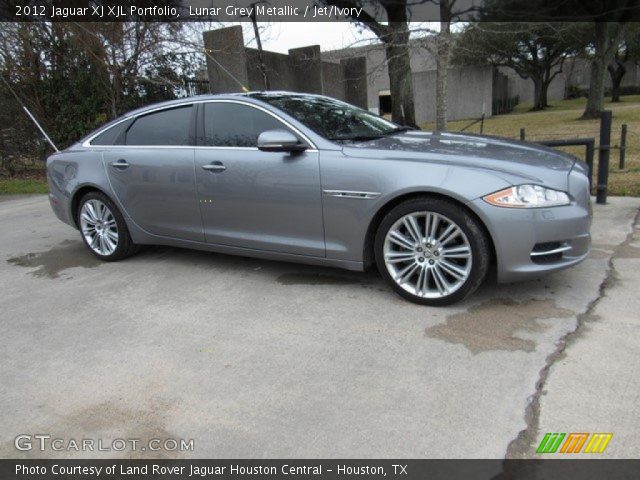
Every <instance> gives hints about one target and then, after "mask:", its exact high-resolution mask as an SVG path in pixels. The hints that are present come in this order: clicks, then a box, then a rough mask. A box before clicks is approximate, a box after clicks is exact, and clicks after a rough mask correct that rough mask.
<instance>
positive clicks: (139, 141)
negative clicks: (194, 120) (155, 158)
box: [127, 105, 191, 146]
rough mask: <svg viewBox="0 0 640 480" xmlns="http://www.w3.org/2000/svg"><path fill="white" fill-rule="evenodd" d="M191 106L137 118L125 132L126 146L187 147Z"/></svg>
mask: <svg viewBox="0 0 640 480" xmlns="http://www.w3.org/2000/svg"><path fill="white" fill-rule="evenodd" d="M190 124H191V105H188V106H186V107H177V108H171V109H168V110H161V111H159V112H154V113H149V114H147V115H142V116H140V117H138V118H137V119H136V120H135V121H134V122H133V125H131V127H129V130H128V131H127V145H168V146H175V145H189V143H190V142H189V129H190Z"/></svg>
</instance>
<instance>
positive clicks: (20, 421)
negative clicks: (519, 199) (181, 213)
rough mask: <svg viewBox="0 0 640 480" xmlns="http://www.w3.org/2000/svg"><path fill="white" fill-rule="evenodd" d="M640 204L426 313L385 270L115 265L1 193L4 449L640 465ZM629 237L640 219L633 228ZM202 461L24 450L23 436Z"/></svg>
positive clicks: (200, 260) (181, 257)
mask: <svg viewBox="0 0 640 480" xmlns="http://www.w3.org/2000/svg"><path fill="white" fill-rule="evenodd" d="M639 207H640V199H627V198H612V199H611V202H610V204H609V205H607V206H604V207H602V206H596V207H595V217H594V225H593V237H594V247H595V248H594V250H593V252H592V254H591V256H590V258H589V259H587V260H586V261H585V262H583V263H582V264H581V265H579V266H577V267H574V268H573V269H570V270H567V271H564V272H561V273H558V274H555V275H552V276H550V277H547V278H545V279H543V280H538V281H533V282H528V283H522V284H514V285H495V284H490V285H486V286H484V287H483V288H482V289H481V291H480V292H478V293H477V294H475V295H474V296H472V297H471V298H469V299H467V300H466V301H465V302H463V303H461V304H458V305H455V306H453V307H447V308H428V307H420V306H416V305H413V304H411V303H408V302H406V301H404V300H402V299H401V298H399V297H398V296H396V295H395V294H393V293H392V292H391V291H390V290H389V289H388V288H387V287H386V286H385V285H384V284H383V282H382V281H381V279H380V278H379V277H378V276H377V275H376V274H374V273H366V274H359V273H353V272H346V271H340V270H333V269H327V268H318V267H309V266H303V265H295V264H289V263H276V262H269V261H262V260H254V259H247V258H239V257H229V256H224V255H217V254H211V253H201V252H191V251H186V250H179V249H172V248H160V247H150V248H146V249H145V250H144V251H143V252H142V253H141V254H139V255H138V256H136V257H134V258H131V259H129V260H126V261H123V262H120V263H111V264H108V263H100V262H99V261H97V260H96V259H94V258H93V257H92V256H91V255H90V254H89V253H88V252H87V251H86V250H85V249H84V247H83V245H82V243H81V241H80V237H79V234H78V232H77V231H75V230H73V229H72V228H71V227H68V226H66V225H64V224H62V223H60V222H59V221H58V220H57V219H56V218H55V217H54V215H53V214H52V212H51V211H50V209H49V205H48V202H47V199H46V197H44V196H32V197H18V198H11V199H6V200H4V201H0V225H1V230H0V232H1V233H0V239H1V241H0V292H1V293H0V331H1V332H2V333H1V341H2V348H1V349H0V385H2V388H0V424H1V425H2V427H3V428H2V429H0V457H5V458H20V457H33V458H42V457H70V458H81V457H87V458H96V457H98V458H100V457H111V456H116V457H160V456H167V457H180V456H185V457H214V458H235V457H249V458H256V457H258V458H261V457H276V458H291V457H294V458H295V457H300V458H316V457H334V458H356V457H366V458H376V457H406V458H408V457H411V458H424V457H429V458H431V457H446V458H456V457H473V458H502V457H504V456H505V455H508V456H512V457H527V456H532V455H535V453H534V452H535V447H536V445H537V444H538V443H539V442H540V440H541V438H542V436H543V435H544V433H545V432H550V431H554V432H555V431H560V432H565V431H566V432H571V431H598V432H613V434H614V435H613V438H612V440H611V442H610V444H609V446H608V448H607V451H606V452H605V454H604V455H605V456H608V457H637V456H638V445H640V441H639V440H640V428H639V427H640V420H639V419H640V412H639V408H640V407H639V406H638V405H640V402H638V399H639V397H638V396H639V392H640V378H639V376H638V368H637V366H638V365H640V346H639V345H640V344H639V343H638V341H637V339H638V338H639V335H638V333H639V323H640V320H639V316H638V314H637V312H638V311H639V310H640V302H639V295H638V290H637V286H638V284H639V281H640V276H639V275H640V273H639V272H640V243H639V240H637V239H634V238H633V236H632V232H635V233H638V230H637V228H636V227H633V225H634V221H635V220H636V216H637V213H638V208H639ZM634 228H635V230H634ZM39 433H46V434H50V435H52V436H53V437H60V438H62V439H67V440H68V439H76V440H79V439H83V438H90V439H104V440H105V442H106V443H107V444H110V441H111V440H112V439H114V438H125V439H127V438H133V439H141V440H143V441H144V440H145V439H149V438H161V439H164V438H174V439H193V440H194V448H193V451H187V452H179V451H171V452H166V451H164V452H149V451H145V452H143V451H141V450H136V451H128V450H127V451H124V452H114V451H108V452H96V451H93V452H91V451H88V452H80V453H78V452H75V451H67V450H63V451H53V450H51V449H48V450H46V451H44V452H40V451H38V450H37V449H36V448H34V449H33V450H31V451H25V452H23V451H18V450H16V448H15V446H14V440H15V438H16V436H18V435H20V434H27V435H34V434H39Z"/></svg>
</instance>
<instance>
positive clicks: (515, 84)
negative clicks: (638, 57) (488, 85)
mask: <svg viewBox="0 0 640 480" xmlns="http://www.w3.org/2000/svg"><path fill="white" fill-rule="evenodd" d="M625 66H626V69H627V72H626V74H625V76H624V77H622V86H631V85H634V86H639V85H640V66H639V65H636V64H634V63H633V62H627V64H626V65H625ZM499 70H500V72H502V73H504V74H506V75H507V76H508V77H509V79H510V81H511V88H512V91H513V95H519V96H520V101H521V102H529V103H533V81H532V80H531V79H528V78H527V79H524V78H522V77H520V75H518V74H517V73H516V72H515V71H514V70H512V69H510V68H507V67H500V69H499ZM590 75H591V64H590V62H589V61H588V60H587V59H584V58H575V59H568V60H567V61H565V62H564V65H563V66H562V71H561V72H560V73H558V75H557V76H556V77H555V78H554V79H553V80H552V82H551V85H549V91H548V94H547V95H548V96H547V98H548V99H549V100H562V99H563V98H565V97H566V94H567V91H568V88H569V86H570V85H575V86H577V87H580V88H581V89H584V90H587V89H588V88H589V82H590ZM605 88H607V89H608V88H611V77H610V76H609V73H608V72H607V73H606V76H605Z"/></svg>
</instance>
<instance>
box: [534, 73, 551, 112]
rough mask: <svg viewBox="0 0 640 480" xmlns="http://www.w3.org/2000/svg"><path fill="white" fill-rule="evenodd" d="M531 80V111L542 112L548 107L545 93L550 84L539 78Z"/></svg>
mask: <svg viewBox="0 0 640 480" xmlns="http://www.w3.org/2000/svg"><path fill="white" fill-rule="evenodd" d="M531 80H533V108H532V109H531V110H544V109H545V108H547V107H548V106H549V104H548V103H547V91H548V90H549V83H550V82H548V81H546V80H545V79H543V78H539V77H531Z"/></svg>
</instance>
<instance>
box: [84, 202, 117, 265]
mask: <svg viewBox="0 0 640 480" xmlns="http://www.w3.org/2000/svg"><path fill="white" fill-rule="evenodd" d="M80 229H81V230H82V235H83V236H84V239H85V241H86V242H87V245H88V246H89V248H91V250H93V251H94V252H96V253H97V254H98V255H103V256H109V255H111V254H113V252H115V250H116V248H117V247H118V238H119V235H118V225H117V224H116V219H115V217H114V216H113V213H112V212H111V210H109V207H107V205H105V204H104V203H103V202H101V201H100V200H96V199H91V200H87V201H86V202H85V203H84V204H83V205H82V210H81V211H80Z"/></svg>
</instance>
